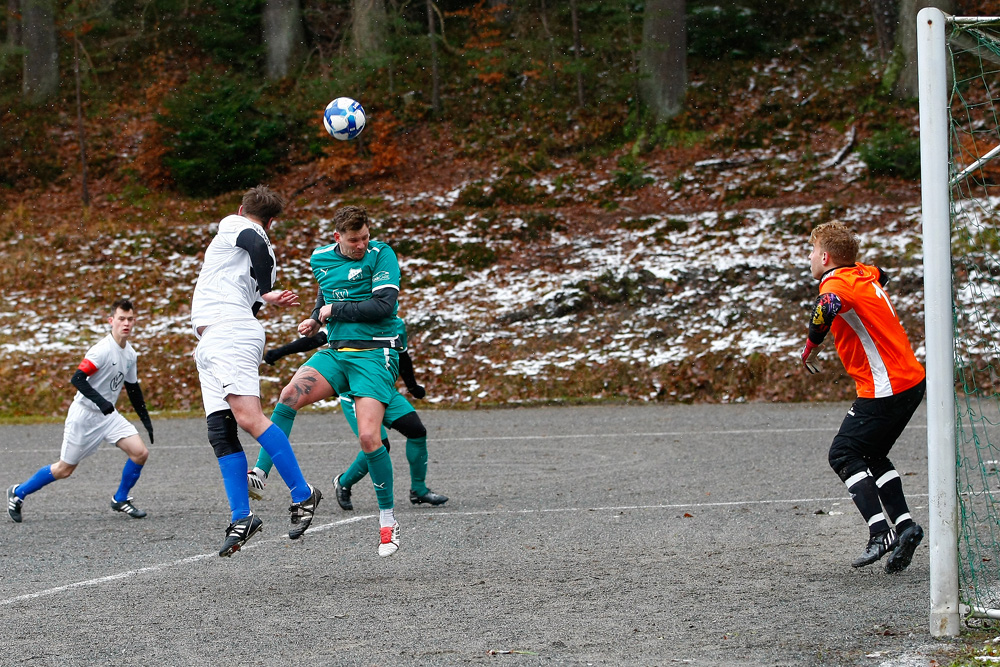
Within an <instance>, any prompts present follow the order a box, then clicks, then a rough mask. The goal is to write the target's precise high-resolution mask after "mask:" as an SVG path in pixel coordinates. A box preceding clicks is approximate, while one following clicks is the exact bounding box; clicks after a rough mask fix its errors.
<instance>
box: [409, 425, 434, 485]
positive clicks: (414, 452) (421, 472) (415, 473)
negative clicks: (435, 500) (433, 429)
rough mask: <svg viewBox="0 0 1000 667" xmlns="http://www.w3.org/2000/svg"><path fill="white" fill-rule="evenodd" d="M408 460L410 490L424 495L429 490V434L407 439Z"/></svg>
mask: <svg viewBox="0 0 1000 667" xmlns="http://www.w3.org/2000/svg"><path fill="white" fill-rule="evenodd" d="M406 460H407V461H408V462H409V464H410V490H411V491H415V492H416V493H417V495H418V496H422V495H424V494H425V493H427V491H428V490H429V489H428V488H427V484H426V483H425V482H424V479H425V478H426V477H427V436H424V437H423V438H407V439H406Z"/></svg>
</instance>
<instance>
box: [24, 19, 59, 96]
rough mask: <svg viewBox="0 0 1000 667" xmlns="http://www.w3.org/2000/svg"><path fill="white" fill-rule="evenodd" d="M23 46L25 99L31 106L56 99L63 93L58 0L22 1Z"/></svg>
mask: <svg viewBox="0 0 1000 667" xmlns="http://www.w3.org/2000/svg"><path fill="white" fill-rule="evenodd" d="M21 45H22V46H24V81H23V83H22V92H23V94H24V99H25V100H27V101H28V102H29V103H31V104H39V103H42V102H46V101H48V100H50V99H52V98H53V97H55V96H56V94H57V93H58V92H59V50H58V46H57V44H56V20H55V2H54V0H21Z"/></svg>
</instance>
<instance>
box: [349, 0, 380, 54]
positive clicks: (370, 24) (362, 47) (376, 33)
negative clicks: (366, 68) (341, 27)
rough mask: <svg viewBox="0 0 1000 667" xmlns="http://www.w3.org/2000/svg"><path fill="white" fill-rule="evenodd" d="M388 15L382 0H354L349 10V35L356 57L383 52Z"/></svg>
mask: <svg viewBox="0 0 1000 667" xmlns="http://www.w3.org/2000/svg"><path fill="white" fill-rule="evenodd" d="M388 22H389V17H388V15H387V14H386V11H385V2H384V0H354V2H353V3H352V10H351V37H352V38H353V39H352V42H353V43H354V53H355V54H356V55H357V56H358V57H362V58H364V57H368V58H370V57H372V56H377V55H379V54H381V53H384V52H385V51H386V50H387V49H386V34H387V28H388Z"/></svg>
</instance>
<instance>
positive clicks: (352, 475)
mask: <svg viewBox="0 0 1000 667" xmlns="http://www.w3.org/2000/svg"><path fill="white" fill-rule="evenodd" d="M367 474H368V457H367V456H365V453H364V452H362V451H358V456H357V458H355V459H354V461H353V462H352V463H351V465H349V466H348V467H347V470H345V471H344V472H343V473H342V474H341V475H340V485H341V486H346V487H347V488H351V487H352V486H354V485H355V484H357V483H358V482H360V481H361V480H363V479H364V478H365V475H367Z"/></svg>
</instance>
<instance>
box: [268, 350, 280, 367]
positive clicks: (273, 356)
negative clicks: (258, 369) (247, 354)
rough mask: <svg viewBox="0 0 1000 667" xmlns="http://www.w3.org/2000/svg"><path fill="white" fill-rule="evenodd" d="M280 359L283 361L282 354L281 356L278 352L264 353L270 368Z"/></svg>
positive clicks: (269, 351)
mask: <svg viewBox="0 0 1000 667" xmlns="http://www.w3.org/2000/svg"><path fill="white" fill-rule="evenodd" d="M278 359H281V354H279V353H278V352H277V351H276V350H268V351H267V352H265V353H264V363H265V364H267V365H268V366H273V365H274V362H276V361H277V360H278Z"/></svg>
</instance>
